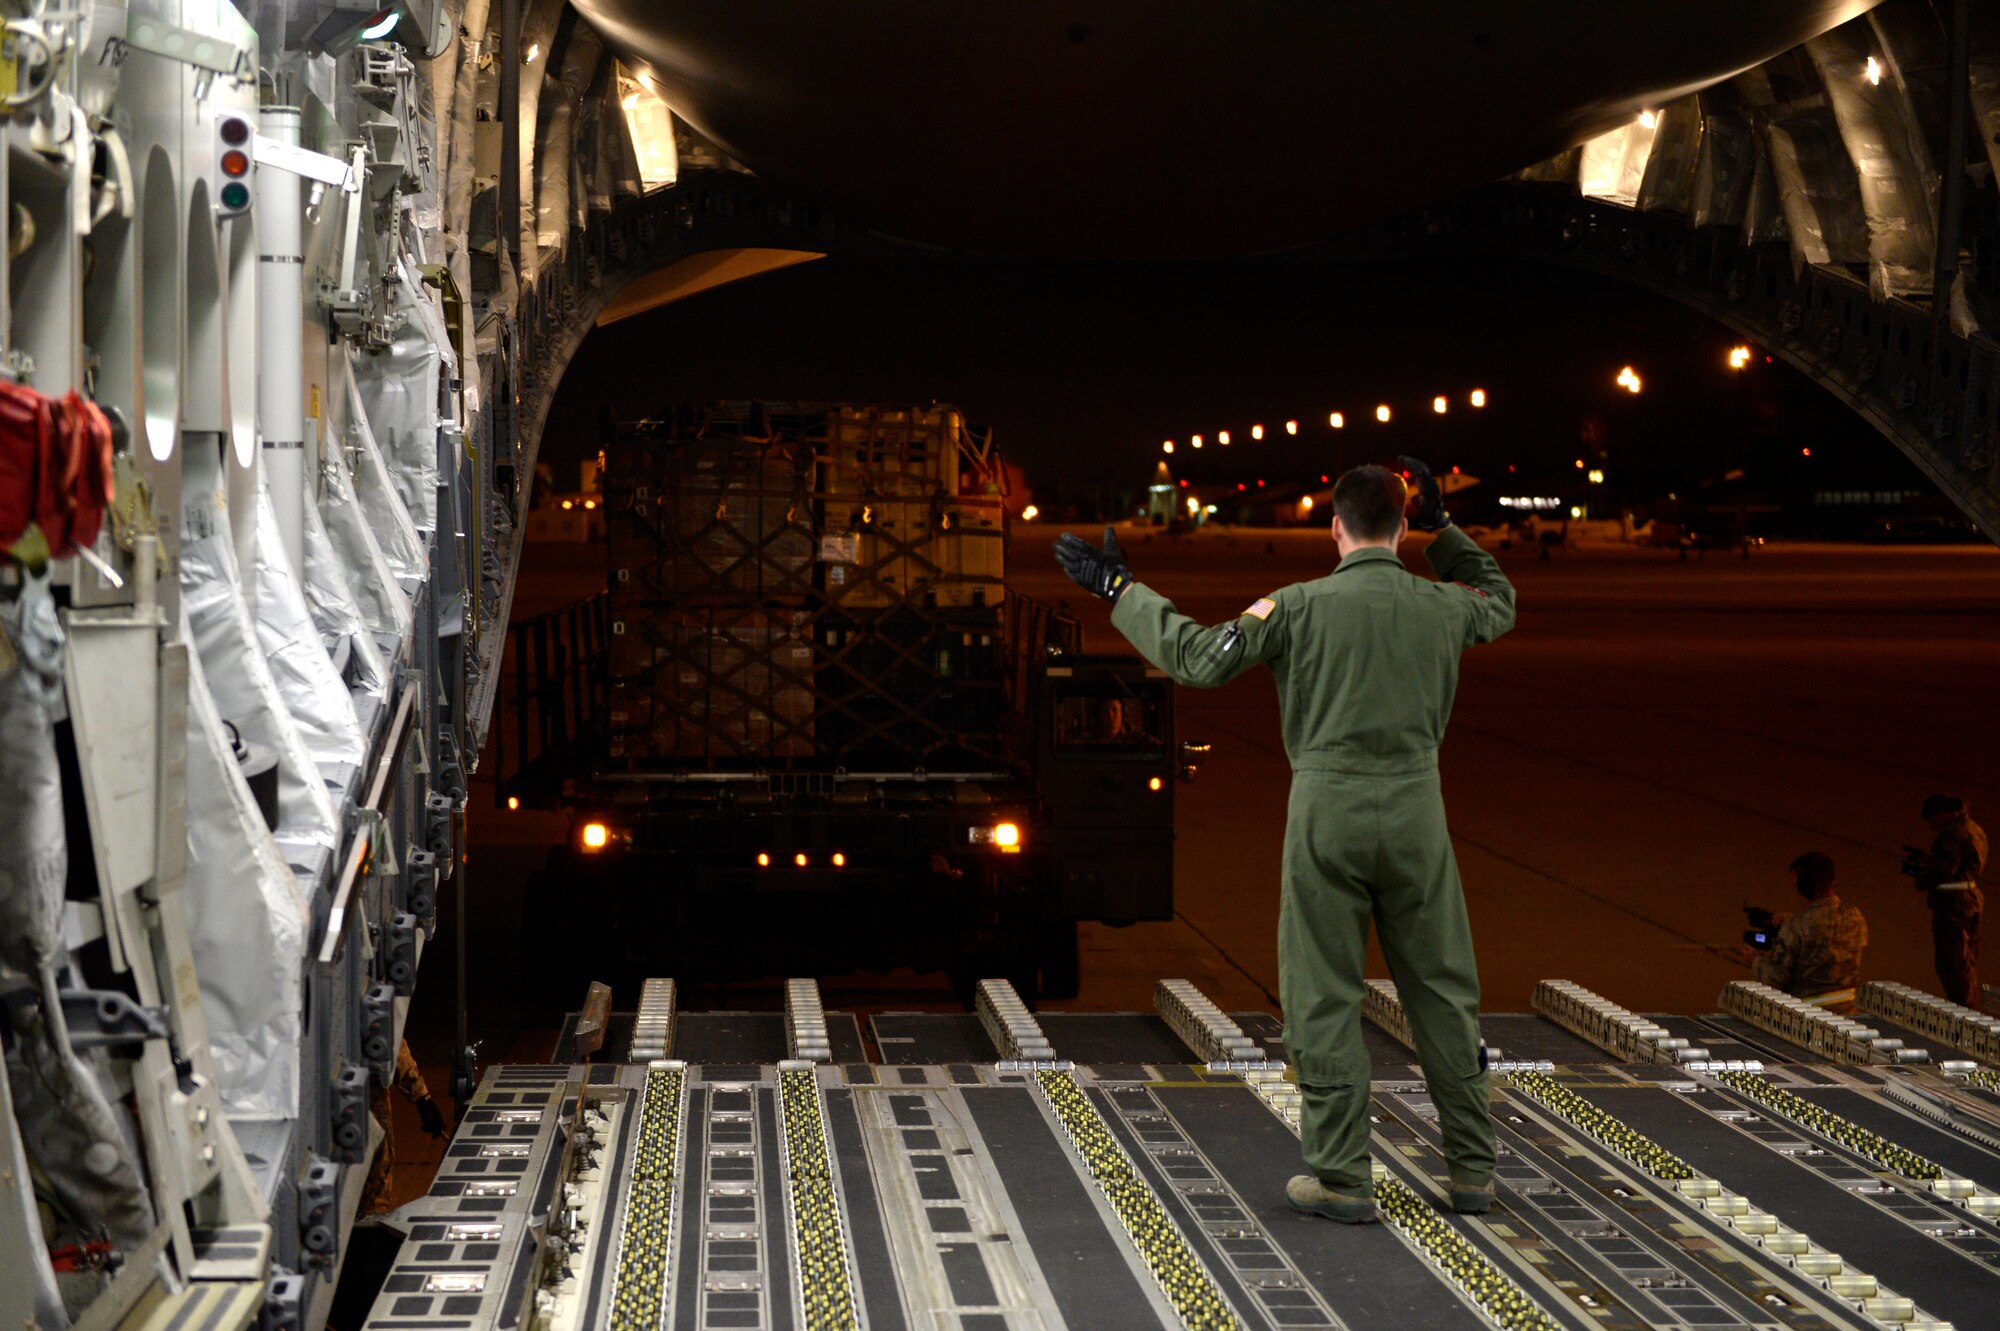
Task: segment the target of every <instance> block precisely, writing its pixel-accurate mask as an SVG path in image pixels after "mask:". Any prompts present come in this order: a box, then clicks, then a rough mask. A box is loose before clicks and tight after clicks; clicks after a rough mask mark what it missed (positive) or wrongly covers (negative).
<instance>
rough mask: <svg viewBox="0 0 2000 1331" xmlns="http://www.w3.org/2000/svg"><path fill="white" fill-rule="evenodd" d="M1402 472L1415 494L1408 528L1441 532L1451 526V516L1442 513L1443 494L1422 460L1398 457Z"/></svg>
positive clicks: (1435, 478)
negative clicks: (1406, 475)
mask: <svg viewBox="0 0 2000 1331" xmlns="http://www.w3.org/2000/svg"><path fill="white" fill-rule="evenodd" d="M1396 460H1397V461H1398V462H1400V463H1402V464H1403V470H1404V471H1405V472H1407V473H1408V474H1409V481H1410V485H1411V487H1412V488H1413V489H1415V490H1416V492H1417V498H1416V503H1415V504H1414V505H1412V506H1411V509H1410V526H1411V528H1412V529H1413V530H1416V531H1443V530H1444V529H1445V528H1446V527H1449V526H1450V525H1451V514H1449V513H1447V512H1445V511H1444V492H1443V491H1442V490H1440V489H1438V481H1437V477H1435V476H1433V475H1431V469H1430V467H1429V466H1428V465H1427V464H1426V463H1425V462H1424V460H1423V459H1422V458H1413V457H1407V456H1405V457H1399V458H1397V459H1396Z"/></svg>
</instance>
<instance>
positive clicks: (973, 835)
mask: <svg viewBox="0 0 2000 1331" xmlns="http://www.w3.org/2000/svg"><path fill="white" fill-rule="evenodd" d="M966 840H968V841H970V842H971V843H972V844H973V845H975V846H991V847H993V848H994V849H995V850H998V851H999V852H1000V853H1001V854H1003V855H1018V854H1020V853H1021V825H1020V824H1019V823H995V824H993V825H992V826H991V827H969V828H967V829H966Z"/></svg>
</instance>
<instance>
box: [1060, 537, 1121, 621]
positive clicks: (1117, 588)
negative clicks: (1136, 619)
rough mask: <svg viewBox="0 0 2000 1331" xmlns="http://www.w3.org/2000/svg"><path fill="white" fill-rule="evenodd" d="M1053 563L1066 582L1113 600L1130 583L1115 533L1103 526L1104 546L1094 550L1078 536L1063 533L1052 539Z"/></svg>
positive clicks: (1094, 594) (1092, 546) (1116, 598)
mask: <svg viewBox="0 0 2000 1331" xmlns="http://www.w3.org/2000/svg"><path fill="white" fill-rule="evenodd" d="M1056 562H1057V563H1058V564H1061V565H1062V569H1063V572H1065V573H1067V574H1069V576H1070V581H1072V582H1074V583H1076V585H1077V586H1079V587H1081V588H1083V589H1084V590H1085V591H1087V592H1089V593H1090V594H1091V595H1092V596H1101V597H1103V598H1104V599H1105V600H1107V601H1110V602H1112V603H1114V604H1115V603H1116V602H1117V600H1118V598H1119V596H1120V595H1122V594H1123V593H1124V591H1125V589H1126V588H1127V587H1129V586H1131V585H1132V570H1131V569H1129V568H1126V567H1125V552H1124V551H1123V550H1121V549H1119V547H1118V533H1117V532H1115V531H1113V530H1111V528H1109V527H1106V528H1105V529H1104V548H1103V549H1102V550H1100V549H1098V548H1097V547H1096V546H1094V545H1092V544H1091V543H1090V542H1089V541H1086V540H1084V539H1083V538H1082V537H1081V536H1072V535H1071V534H1070V533H1068V532H1064V533H1063V534H1062V535H1061V536H1060V537H1058V538H1057V540H1056Z"/></svg>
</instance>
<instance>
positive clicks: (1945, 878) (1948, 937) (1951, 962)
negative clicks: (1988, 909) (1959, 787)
mask: <svg viewBox="0 0 2000 1331" xmlns="http://www.w3.org/2000/svg"><path fill="white" fill-rule="evenodd" d="M1923 819H1924V821H1925V822H1927V823H1929V824H1930V827H1931V833H1932V836H1933V838H1934V839H1933V840H1932V842H1931V848H1930V850H1929V851H1927V852H1926V851H1916V852H1913V853H1912V855H1911V857H1910V861H1909V863H1908V864H1906V865H1905V871H1906V872H1908V873H1910V874H1911V876H1912V877H1914V878H1915V879H1916V880H1917V890H1918V891H1919V892H1922V893H1923V894H1924V903H1925V904H1926V905H1928V906H1929V907H1930V908H1931V952H1932V956H1933V958H1934V960H1935V963H1936V965H1937V973H1938V983H1940V984H1941V985H1943V986H1944V994H1945V997H1946V998H1949V999H1950V1000H1951V1001H1952V1002H1954V1003H1962V1004H1964V1005H1965V1006H1966V1007H1969V1008H1977V1007H1978V1006H1979V997H1980V990H1979V916H1980V912H1981V911H1982V910H1983V909H1984V908H1985V905H1986V898H1985V897H1984V896H1982V895H1981V894H1980V891H1979V871H1980V870H1981V869H1983V868H1985V867H1986V829H1985V828H1983V827H1981V826H1980V825H1979V824H1978V823H1975V822H1973V821H1972V817H1971V815H1970V814H1968V813H1967V812H1966V810H1965V801H1964V800H1962V799H1959V798H1958V797H1957V796H1955V795H1932V796H1931V797H1930V798H1929V799H1926V800H1925V801H1924V808H1923Z"/></svg>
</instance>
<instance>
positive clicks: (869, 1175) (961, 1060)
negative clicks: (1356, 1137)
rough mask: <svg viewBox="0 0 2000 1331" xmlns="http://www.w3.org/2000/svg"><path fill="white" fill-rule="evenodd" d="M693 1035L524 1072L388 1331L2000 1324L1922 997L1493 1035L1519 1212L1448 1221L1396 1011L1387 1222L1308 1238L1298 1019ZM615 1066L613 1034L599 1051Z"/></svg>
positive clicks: (1381, 1055)
mask: <svg viewBox="0 0 2000 1331" xmlns="http://www.w3.org/2000/svg"><path fill="white" fill-rule="evenodd" d="M1156 997H1157V1005H1156V1006H1157V1010H1156V1011H1155V1012H1152V1013H1119V1014H1082V1013H1049V1014H1037V1013H1034V1012H1032V1011H1030V1010H1029V1008H1028V1007H1027V1006H1026V1005H1025V1004H1024V1003H1022V1002H1021V1001H1020V999H1019V998H1018V997H1017V996H1016V995H1015V993H1014V991H1013V990H1012V989H1011V988H1010V987H1009V986H1008V985H1007V984H1006V983H1005V982H1004V981H987V982H984V983H983V984H982V985H981V986H980V990H979V995H978V1009H977V1011H976V1013H972V1014H934V1013H884V1014H878V1015H875V1016H874V1017H872V1018H870V1019H868V1020H867V1021H866V1022H865V1023H864V1022H863V1021H862V1020H860V1019H857V1018H856V1017H854V1016H852V1015H849V1014H844V1013H828V1012H826V1011H824V1010H823V1008H822V1006H821V1002H820V998H819V994H818V989H817V986H816V985H815V984H814V983H813V982H812V981H810V980H797V981H792V982H791V983H790V984H789V985H788V986H787V990H786V1010H785V1012H784V1014H783V1015H782V1016H780V1015H779V1014H775V1013H765V1014H745V1013H679V1012H676V1010H675V1002H674V986H673V982H672V981H670V980H655V981H650V982H648V984H647V985H646V989H645V993H644V994H643V996H642V997H641V1001H640V1003H639V1005H638V1013H637V1015H636V1016H625V1017H614V1018H613V1019H612V1021H611V1022H610V1024H609V1028H608V1035H607V1038H605V1040H604V1043H603V1047H602V1049H601V1051H600V1052H599V1053H598V1054H597V1056H596V1059H595V1061H590V1062H576V1061H569V1060H572V1059H574V1057H575V1056H576V1054H577V1051H578V1047H579V1046H578V1043H577V1040H576V1036H575V1030H574V1028H575V1026H576V1023H575V1022H574V1021H572V1023H571V1026H570V1028H568V1029H566V1031H565V1034H564V1037H563V1038H562V1040H561V1041H559V1046H558V1049H557V1050H556V1060H557V1061H554V1062H550V1063H547V1064H534V1065H512V1066H502V1067H495V1068H492V1069H490V1070H489V1071H488V1072H487V1073H486V1075H485V1078H484V1080H483V1082H482V1084H481V1086H480V1088H479V1090H478V1092H477V1094H476V1096H475V1098H474V1101H473V1103H472V1105H471V1106H470V1108H469V1109H468V1111H467V1113H466V1115H465V1118H464V1121H463V1123H462V1125H461V1126H460V1128H459V1131H458V1135H457V1138H456V1139H455V1140H454V1142H453V1143H452V1145H451V1147H450V1148H449V1150H448V1152H447V1155H446V1159H445V1162H444V1165H443V1167H442V1169H441V1171H440V1173H439V1174H438V1176H437V1180H436V1182H435V1184H434V1186H433V1187H432V1189H431V1191H430V1194H429V1195H428V1196H427V1197H426V1198H424V1199H422V1200H420V1201H418V1202H416V1203H413V1204H412V1205H411V1206H410V1207H408V1208H406V1210H405V1212H404V1215H405V1217H406V1219H407V1220H408V1222H409V1225H410V1233H409V1238H408V1240H407V1241H406V1242H405V1243H404V1245H403V1247H402V1250H401V1253H400V1255H399V1257H398V1259H397V1262H396V1264H395V1267H394V1268H393V1271H392V1272H391V1274H390V1276H389V1278H388V1282H387V1285H386V1287H385V1289H384V1291H383V1293H382V1295H381V1296H380V1298H379V1300H378V1301H377V1303H376V1305H375V1308H374V1311H373V1314H372V1316H371V1317H370V1319H369V1321H368V1323H367V1328H368V1331H485V1329H486V1328H494V1327H527V1326H533V1327H538V1328H548V1329H549V1331H571V1329H572V1328H574V1329H576V1331H585V1329H589V1331H596V1329H600V1328H608V1329H609V1331H654V1328H688V1329H689V1331H711V1329H712V1328H713V1329H719V1328H768V1329H769V1331H831V1329H835V1328H852V1327H867V1328H873V1329H875V1331H892V1329H893V1331H1022V1329H1025V1328H1056V1327H1071V1328H1092V1329H1093V1331H1095V1329H1097V1328H1107V1329H1117V1328H1128V1329H1129V1331H1151V1329H1152V1328H1157V1327H1166V1328H1174V1327H1188V1328H1244V1329H1245V1331H1248V1329H1249V1328H1269V1329H1271V1331H1276V1329H1277V1328H1285V1327H1336V1328H1348V1329H1349V1331H1376V1329H1378V1328H1396V1329H1401V1328H1415V1327H1424V1328H1468V1329H1470V1328H1480V1327H1494V1326H1498V1327H1504V1328H1524V1329H1530V1331H1554V1329H1555V1328H1565V1329H1567V1331H1583V1329H1584V1328H1621V1329H1623V1328H1635V1329H1636V1328H1643V1327H1664V1328H1683V1327H1684V1328H1711V1327H1759V1328H1772V1329H1773V1331H1776V1329H1777V1328H1799V1329H1801V1331H1807V1329H1810V1331H1822V1329H1824V1328H1886V1327H1897V1328H1905V1329H1907V1331H1919V1329H1926V1328H1927V1329H1928V1331H1938V1329H1939V1328H1942V1327H1946V1326H1956V1327H1958V1328H1962V1329H1963V1328H1972V1327H1979V1326H1987V1325H1992V1321H1991V1318H1992V1309H1993V1307H1994V1306H1995V1302H1994V1301H1995V1299H1996V1297H2000V1074H1996V1071H1995V1070H1994V1068H1993V1065H1992V1064H1991V1063H1990V1062H1989V1061H1988V1060H1987V1059H1986V1058H1985V1057H1984V1055H1986V1054H1987V1053H1988V1052H1989V1051H1990V1049H1991V1046H1992V1044H1993V1041H1994V1040H1995V1038H1996V1034H2000V1022H1995V1021H1993V1020H1991V1019H1988V1018H1985V1017H1982V1016H1980V1015H1979V1014H1977V1013H1972V1012H1968V1011H1966V1010H1964V1009H1960V1008H1954V1007H1953V1006H1952V1005H1950V1004H1948V1003H1945V1002H1944V1001H1943V1000H1940V999H1936V998H1933V997H1931V996H1928V995H1925V994H1922V993H1920V992H1918V991H1915V990H1911V989H1908V988H1906V987H1904V986H1898V985H1866V986H1863V988H1862V990H1861V991H1860V993H1859V995H1858V1001H1857V1007H1858V1012H1857V1015H1856V1016H1854V1017H1841V1016H1836V1015H1832V1014H1830V1013H1827V1012H1825V1011H1823V1010H1821V1009H1819V1008H1815V1007H1811V1006H1810V1005H1806V1004H1801V1003H1798V1002H1797V1001H1796V1000H1791V999H1788V998H1786V997H1785V996H1784V995H1781V994H1778V993H1776V992H1775V991H1772V990H1768V989H1764V988H1763V987H1762V986H1758V985H1755V984H1749V983H1742V984H1736V985H1731V986H1730V987H1729V989H1728V990H1726V991H1725V992H1724V994H1723V1001H1722V1003H1721V1004H1720V1005H1719V1006H1720V1008H1721V1011H1720V1012H1717V1013H1714V1014H1710V1015H1705V1016H1699V1017H1665V1016H1651V1015H1643V1014H1637V1013H1633V1012H1629V1011H1627V1010H1625V1009H1623V1008H1620V1007H1618V1006H1617V1005H1616V1004H1615V1003H1613V1002H1612V1001H1610V1000H1609V999H1607V998H1604V997H1602V996H1599V995H1597V994H1593V993H1591V992H1589V991H1587V990H1584V989H1582V988H1580V987H1579V986H1576V985H1573V984H1569V983H1567V982H1565V981H1560V980H1552V981H1548V982H1545V983H1544V984H1543V985H1541V986H1540V987H1539V988H1538V990H1537V991H1536V995H1535V1008H1536V1011H1535V1012H1533V1013H1527V1014H1496V1015H1491V1016H1488V1017H1487V1018H1485V1019H1484V1025H1485V1032H1486V1039H1487V1045H1488V1051H1487V1054H1488V1059H1489V1065H1490V1067H1491V1070H1492V1074H1493V1075H1492V1097H1493V1099H1492V1104H1493V1115H1494V1121H1495V1124H1496V1127H1497V1129H1498V1133H1499V1146H1500V1151H1499V1159H1500V1166H1499V1179H1498V1182H1499V1188H1498V1199H1497V1205H1496V1206H1495V1208H1494V1210H1493V1211H1492V1212H1491V1213H1490V1214H1488V1215H1484V1216H1478V1217H1465V1216H1455V1215H1452V1214H1450V1213H1449V1211H1448V1210H1446V1209H1445V1207H1444V1197H1445V1170H1444V1161H1443V1158H1442V1156H1441V1154H1440V1145H1439V1139H1438V1133H1437V1126H1436V1121H1435V1115H1434V1112H1433V1110H1432V1107H1431V1104H1430V1101H1429V1099H1428V1097H1427V1096H1426V1093H1425V1087H1424V1083H1423V1080H1422V1074H1421V1071H1420V1070H1419V1069H1418V1068H1417V1067H1416V1066H1415V1063H1414V1055H1413V1054H1412V1053H1411V1052H1410V1051H1409V1048H1408V1047H1407V1045H1406V1043H1405V1040H1406V1037H1407V1034H1408V1032H1407V1028H1406V1026H1405V1023H1404V1017H1403V1013H1402V1008H1401V1006H1400V1004H1399V1003H1398V1001H1397V997H1396V993H1395V989H1394V986H1393V985H1391V984H1389V983H1388V982H1386V981H1375V982H1372V984H1371V991H1370V994H1369V997H1368V1000H1367V1006H1366V1015H1367V1017H1368V1026H1367V1035H1368V1042H1369V1047H1370V1051H1371V1055H1372V1057H1373V1061H1374V1093H1373V1116H1374V1122H1375V1127H1374V1157H1375V1174H1376V1194H1377V1198H1378V1201H1379V1203H1380V1206H1381V1211H1382V1223H1380V1224H1377V1225H1372V1226H1363V1227H1354V1228H1350V1227H1344V1226H1336V1225H1333V1224H1330V1223H1328V1222H1326V1221H1324V1220H1320V1219H1316V1218H1312V1217H1307V1216H1301V1215H1297V1214H1295V1213H1293V1212H1291V1211H1290V1210H1289V1209H1287V1207H1286V1204H1285V1201H1284V1197H1283V1185H1284V1181H1285V1179H1286V1178H1287V1177H1288V1176H1290V1175H1291V1174H1294V1173H1297V1172H1299V1170H1300V1169H1301V1168H1302V1166H1301V1165H1300V1162H1299V1149H1298V1141H1297V1131H1298V1127H1297V1124H1298V1104H1299V1092H1298V1089H1297V1087H1296V1086H1295V1085H1294V1083H1293V1082H1292V1080H1291V1079H1290V1074H1289V1072H1288V1069H1287V1067H1286V1065H1285V1063H1284V1062H1283V1045H1282V1041H1281V1038H1280V1030H1279V1026H1278V1023H1277V1021H1276V1020H1275V1019H1274V1018H1272V1017H1270V1016H1268V1015H1266V1014H1261V1013H1243V1014H1227V1013H1224V1012H1222V1011H1221V1010H1220V1009H1219V1008H1217V1007H1216V1006H1215V1005H1214V1004H1213V1003H1211V1002H1210V1001H1209V1000H1208V999H1207V998H1205V997H1204V996H1203V995H1202V994H1201V993H1200V991H1199V990H1198V989H1197V988H1196V987H1195V986H1193V985H1191V984H1189V983H1188V982H1186V981H1181V980H1164V981H1161V982H1160V984H1159V986H1158V989H1157V995H1156ZM590 1042H591V1041H590V1040H589V1039H586V1040H585V1041H584V1047H585V1048H587V1047H588V1046H589V1044H590Z"/></svg>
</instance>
